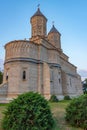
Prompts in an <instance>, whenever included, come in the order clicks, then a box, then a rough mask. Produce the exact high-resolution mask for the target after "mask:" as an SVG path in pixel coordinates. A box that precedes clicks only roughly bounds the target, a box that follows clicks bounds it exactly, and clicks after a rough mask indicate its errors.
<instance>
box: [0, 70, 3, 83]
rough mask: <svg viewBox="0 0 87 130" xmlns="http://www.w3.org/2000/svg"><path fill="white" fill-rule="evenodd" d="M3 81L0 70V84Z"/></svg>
mask: <svg viewBox="0 0 87 130" xmlns="http://www.w3.org/2000/svg"><path fill="white" fill-rule="evenodd" d="M2 81H3V73H2V72H1V71H0V84H1V83H2Z"/></svg>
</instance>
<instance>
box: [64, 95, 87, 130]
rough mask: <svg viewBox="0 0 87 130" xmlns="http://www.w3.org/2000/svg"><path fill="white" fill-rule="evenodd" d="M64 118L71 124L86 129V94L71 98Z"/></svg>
mask: <svg viewBox="0 0 87 130" xmlns="http://www.w3.org/2000/svg"><path fill="white" fill-rule="evenodd" d="M65 119H66V121H67V122H69V124H71V125H72V126H75V127H81V128H84V129H85V130H87V94H86V95H82V96H80V97H78V98H75V99H73V100H71V102H70V104H69V106H68V107H67V108H66V117H65Z"/></svg>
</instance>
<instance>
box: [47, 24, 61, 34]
mask: <svg viewBox="0 0 87 130" xmlns="http://www.w3.org/2000/svg"><path fill="white" fill-rule="evenodd" d="M50 33H59V31H58V30H57V29H56V28H55V26H54V25H53V26H52V28H51V30H50V31H49V33H48V34H50ZM59 34H60V33H59ZM60 35H61V34H60Z"/></svg>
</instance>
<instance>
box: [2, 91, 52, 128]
mask: <svg viewBox="0 0 87 130" xmlns="http://www.w3.org/2000/svg"><path fill="white" fill-rule="evenodd" d="M4 114H5V115H4V119H3V122H2V127H3V129H4V130H52V128H53V125H54V120H53V117H52V114H51V111H50V107H49V105H48V101H47V100H45V99H44V97H42V96H41V95H40V94H38V93H33V92H28V93H25V94H22V95H20V96H18V98H17V99H14V100H13V101H12V102H11V103H10V104H9V106H8V108H7V110H6V111H5V112H4Z"/></svg>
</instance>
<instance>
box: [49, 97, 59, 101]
mask: <svg viewBox="0 0 87 130" xmlns="http://www.w3.org/2000/svg"><path fill="white" fill-rule="evenodd" d="M49 101H51V102H58V101H59V100H58V98H57V97H56V96H55V95H52V96H51V98H50V100H49Z"/></svg>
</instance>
